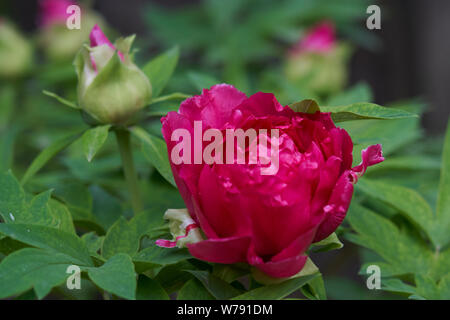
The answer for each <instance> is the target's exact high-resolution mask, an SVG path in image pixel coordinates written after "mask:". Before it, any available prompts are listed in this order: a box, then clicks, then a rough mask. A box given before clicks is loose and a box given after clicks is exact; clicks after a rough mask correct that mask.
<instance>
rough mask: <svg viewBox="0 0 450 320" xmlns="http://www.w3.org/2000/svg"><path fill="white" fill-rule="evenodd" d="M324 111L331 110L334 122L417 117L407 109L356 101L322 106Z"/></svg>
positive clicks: (321, 108)
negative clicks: (344, 104)
mask: <svg viewBox="0 0 450 320" xmlns="http://www.w3.org/2000/svg"><path fill="white" fill-rule="evenodd" d="M320 110H321V111H322V112H331V118H332V119H333V121H334V122H344V121H351V120H363V119H378V120H395V119H405V118H413V117H417V116H416V115H415V114H412V113H410V112H407V111H403V110H398V109H393V108H385V107H382V106H379V105H376V104H373V103H354V104H351V105H348V106H338V107H320Z"/></svg>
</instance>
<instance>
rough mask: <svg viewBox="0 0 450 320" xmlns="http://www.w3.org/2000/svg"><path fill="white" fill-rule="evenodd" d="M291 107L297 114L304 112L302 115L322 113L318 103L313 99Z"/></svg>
mask: <svg viewBox="0 0 450 320" xmlns="http://www.w3.org/2000/svg"><path fill="white" fill-rule="evenodd" d="M289 107H290V108H291V109H292V110H294V111H295V112H302V113H316V112H317V111H320V108H319V105H318V104H317V102H316V101H314V100H311V99H306V100H302V101H300V102H296V103H293V104H290V105H289Z"/></svg>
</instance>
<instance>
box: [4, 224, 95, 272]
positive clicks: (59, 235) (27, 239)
mask: <svg viewBox="0 0 450 320" xmlns="http://www.w3.org/2000/svg"><path fill="white" fill-rule="evenodd" d="M0 233H3V234H4V235H6V236H8V237H10V238H12V239H15V240H17V241H20V242H23V243H26V244H28V245H30V246H33V247H37V248H41V249H46V250H48V251H49V252H53V253H59V254H64V255H66V256H67V257H68V259H69V260H68V261H71V262H72V263H73V264H77V265H80V266H82V265H85V266H92V260H91V258H90V256H89V251H88V248H87V247H86V245H85V244H84V242H83V241H82V240H81V239H80V238H78V237H77V236H76V235H74V234H71V233H67V232H64V231H61V230H57V229H54V228H50V227H44V226H38V225H30V224H6V223H1V224H0Z"/></svg>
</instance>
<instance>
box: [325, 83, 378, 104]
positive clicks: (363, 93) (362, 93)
mask: <svg viewBox="0 0 450 320" xmlns="http://www.w3.org/2000/svg"><path fill="white" fill-rule="evenodd" d="M372 98H373V97H372V91H371V89H370V87H369V86H368V85H367V84H366V83H358V84H356V85H355V86H353V87H352V88H350V89H348V90H347V91H344V92H342V93H339V94H337V95H336V96H334V97H332V98H331V99H330V100H328V102H327V105H328V106H346V105H350V104H352V103H357V102H368V101H372Z"/></svg>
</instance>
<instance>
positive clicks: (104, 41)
mask: <svg viewBox="0 0 450 320" xmlns="http://www.w3.org/2000/svg"><path fill="white" fill-rule="evenodd" d="M89 40H90V45H91V48H95V47H98V46H102V45H107V46H108V47H110V48H111V49H113V50H116V47H115V46H114V45H113V44H112V43H111V41H109V39H108V37H106V35H105V34H104V33H103V31H102V29H101V28H100V27H99V26H98V24H96V25H95V26H94V27H93V28H92V30H91V33H90V34H89ZM117 54H118V55H119V57H120V59H121V60H122V61H123V60H124V55H123V53H122V52H120V51H117ZM91 62H92V66H93V67H94V69H95V70H97V66H96V64H95V60H94V58H93V57H92V55H91Z"/></svg>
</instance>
